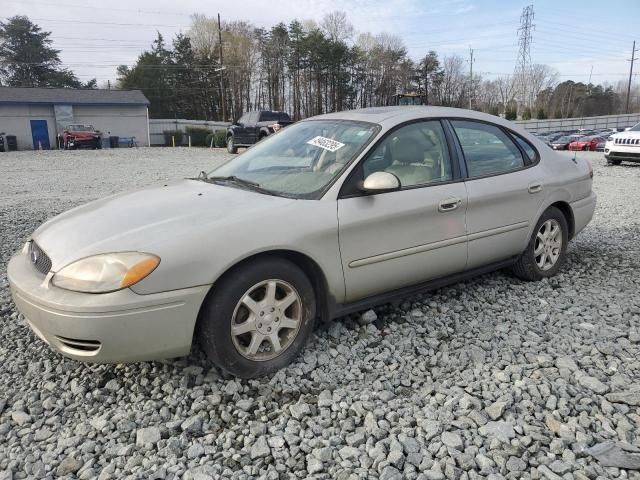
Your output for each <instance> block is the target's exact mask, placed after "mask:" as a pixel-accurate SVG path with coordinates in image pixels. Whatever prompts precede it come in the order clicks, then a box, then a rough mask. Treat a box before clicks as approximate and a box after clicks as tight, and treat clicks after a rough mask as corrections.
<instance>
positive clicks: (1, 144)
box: [0, 132, 5, 152]
mask: <svg viewBox="0 0 640 480" xmlns="http://www.w3.org/2000/svg"><path fill="white" fill-rule="evenodd" d="M4 136H5V133H4V132H0V152H4Z"/></svg>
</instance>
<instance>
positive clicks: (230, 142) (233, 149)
mask: <svg viewBox="0 0 640 480" xmlns="http://www.w3.org/2000/svg"><path fill="white" fill-rule="evenodd" d="M227 152H229V153H238V147H236V146H235V144H234V143H233V135H229V136H228V137H227Z"/></svg>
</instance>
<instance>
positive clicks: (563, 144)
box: [551, 135, 571, 150]
mask: <svg viewBox="0 0 640 480" xmlns="http://www.w3.org/2000/svg"><path fill="white" fill-rule="evenodd" d="M570 143H571V137H569V136H567V135H565V136H563V137H560V138H557V139H555V140H554V141H552V142H551V148H553V149H554V150H566V149H567V148H569V144H570Z"/></svg>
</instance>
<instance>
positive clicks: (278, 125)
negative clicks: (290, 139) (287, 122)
mask: <svg viewBox="0 0 640 480" xmlns="http://www.w3.org/2000/svg"><path fill="white" fill-rule="evenodd" d="M269 128H271V129H272V130H273V133H276V132H277V131H278V130H280V129H281V128H282V125H280V124H279V123H272V124H271V125H269Z"/></svg>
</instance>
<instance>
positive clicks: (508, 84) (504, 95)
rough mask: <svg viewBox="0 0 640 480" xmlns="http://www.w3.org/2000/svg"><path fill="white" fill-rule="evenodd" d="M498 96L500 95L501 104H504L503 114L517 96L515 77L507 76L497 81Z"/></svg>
mask: <svg viewBox="0 0 640 480" xmlns="http://www.w3.org/2000/svg"><path fill="white" fill-rule="evenodd" d="M495 83H496V88H497V90H498V94H499V95H500V103H502V108H503V112H502V113H504V110H505V109H506V108H507V105H509V103H511V102H513V101H514V99H515V95H516V87H515V82H514V81H513V77H511V76H510V75H507V76H506V77H498V78H496V80H495Z"/></svg>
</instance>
